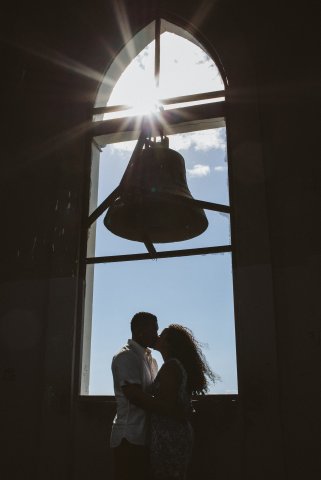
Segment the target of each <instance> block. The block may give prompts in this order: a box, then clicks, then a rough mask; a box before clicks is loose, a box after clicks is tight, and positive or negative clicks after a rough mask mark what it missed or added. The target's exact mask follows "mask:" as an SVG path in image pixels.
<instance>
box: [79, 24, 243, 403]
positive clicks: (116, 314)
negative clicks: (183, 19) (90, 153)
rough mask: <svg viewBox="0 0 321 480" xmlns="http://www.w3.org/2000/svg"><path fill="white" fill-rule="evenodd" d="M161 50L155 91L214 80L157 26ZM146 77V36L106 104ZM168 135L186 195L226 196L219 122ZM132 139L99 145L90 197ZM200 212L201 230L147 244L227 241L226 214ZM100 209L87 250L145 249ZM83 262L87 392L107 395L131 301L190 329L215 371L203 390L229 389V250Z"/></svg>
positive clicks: (195, 87)
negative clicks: (88, 313) (90, 273)
mask: <svg viewBox="0 0 321 480" xmlns="http://www.w3.org/2000/svg"><path fill="white" fill-rule="evenodd" d="M161 52H162V55H161V80H160V86H161V88H162V94H161V95H160V97H161V98H164V97H166V96H167V97H170V96H174V95H183V94H189V93H197V91H210V90H215V89H222V88H223V85H222V81H221V79H220V77H219V74H218V71H217V69H216V66H215V65H214V63H213V62H212V60H211V59H210V58H209V57H208V56H207V55H206V54H205V52H204V51H202V50H201V49H200V48H199V47H197V46H196V45H194V44H192V43H190V42H188V41H187V40H185V39H182V38H180V37H177V36H176V35H173V34H169V33H166V34H163V35H162V37H161ZM187 77H188V79H189V80H188V81H187V80H186V78H187ZM144 79H146V82H147V83H146V84H144V83H143V82H144ZM200 79H201V80H200ZM199 80H200V81H199ZM152 81H153V45H150V46H148V47H146V49H145V50H144V51H143V52H142V53H141V54H140V55H139V56H138V58H137V57H136V59H135V60H134V61H133V62H132V63H131V64H130V65H129V67H128V68H127V69H126V70H125V72H124V74H123V75H122V77H121V78H120V80H119V82H118V83H117V84H116V87H115V88H114V90H113V93H112V96H111V98H110V101H109V103H108V104H124V103H133V101H132V99H133V95H134V98H135V99H136V100H137V99H138V98H139V95H138V94H137V88H138V86H139V87H140V88H141V89H142V91H148V88H149V87H148V85H150V90H151V91H152V89H153V83H150V82H152ZM129 85H130V86H129ZM135 85H136V89H135V88H133V86H135ZM146 85H147V86H146ZM131 90H132V93H131ZM131 95H132V97H131ZM136 106H137V107H138V104H136ZM169 138H170V147H171V148H174V149H175V150H177V151H179V152H180V153H181V154H182V155H183V157H184V159H185V164H186V172H187V181H188V186H189V189H190V191H191V193H192V195H193V196H194V198H198V199H202V200H208V201H212V202H217V203H223V204H229V195H228V176H227V175H228V172H227V162H226V138H225V128H220V129H215V130H205V131H199V132H193V133H186V134H179V135H172V136H170V137H169ZM134 145H135V142H126V143H118V144H113V145H107V146H106V147H105V148H104V150H103V152H102V154H101V158H100V167H99V192H98V196H99V198H98V204H99V203H100V202H101V201H103V200H104V199H105V198H106V196H107V195H108V194H109V193H110V192H111V191H112V190H113V189H114V188H115V187H116V186H117V185H118V184H119V181H120V179H121V177H122V174H123V172H124V169H125V168H126V165H127V163H128V160H129V158H130V156H131V153H132V150H133V148H134ZM206 215H207V217H208V220H209V227H208V229H207V230H206V231H205V232H204V233H203V234H202V235H200V236H199V237H196V238H195V239H192V240H189V241H186V242H179V243H172V244H168V245H164V244H158V245H157V244H156V245H155V247H156V249H157V250H159V251H160V250H169V249H182V248H196V247H206V246H214V245H226V244H230V224H229V216H228V215H222V214H220V213H217V212H209V211H206ZM103 217H104V215H102V217H101V218H100V219H98V220H97V222H96V226H95V227H92V228H96V250H95V255H96V256H101V255H114V254H125V253H141V252H145V247H144V245H142V244H140V243H138V242H130V241H127V240H125V239H122V238H119V237H117V236H115V235H113V234H111V233H110V232H109V231H108V230H106V228H105V227H104V226H103V223H102V221H103ZM88 268H91V269H94V297H93V328H92V342H91V367H90V394H94V395H103V394H105V395H106V394H107V395H108V394H113V389H112V376H111V371H110V362H111V359H112V356H113V354H114V353H115V352H116V351H117V350H118V349H119V348H120V347H121V346H122V345H123V344H124V343H125V342H126V341H127V339H128V338H130V327H129V322H130V319H131V317H132V316H133V314H134V313H136V312H137V311H141V310H146V311H151V312H153V313H155V314H156V315H157V317H158V319H159V327H160V331H161V330H162V329H163V328H164V327H166V326H167V325H168V324H170V323H181V324H183V325H186V326H188V327H189V328H191V329H192V330H193V332H194V334H195V336H196V338H198V340H199V341H201V342H202V343H203V344H204V353H205V355H206V357H207V359H208V362H209V364H210V365H211V367H212V368H213V370H214V371H215V372H216V373H217V374H218V375H219V376H220V377H221V381H220V382H218V383H217V384H216V385H215V386H211V389H210V393H236V392H237V376H236V357H235V333H234V311H233V308H234V307H233V286H232V266H231V254H230V253H225V254H215V255H206V256H195V257H183V258H174V259H159V260H146V261H145V260H144V261H139V262H122V263H113V264H99V265H96V266H89V267H88ZM155 356H156V358H157V360H158V363H159V365H161V363H162V360H161V357H160V355H159V354H158V353H157V352H156V354H155Z"/></svg>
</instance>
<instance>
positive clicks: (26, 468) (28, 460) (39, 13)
mask: <svg viewBox="0 0 321 480" xmlns="http://www.w3.org/2000/svg"><path fill="white" fill-rule="evenodd" d="M116 4H117V5H118V6H119V5H122V4H123V5H124V7H125V8H124V10H123V15H124V13H126V12H127V21H128V24H129V25H130V26H131V30H132V32H133V33H134V32H136V31H138V30H139V29H140V28H142V27H143V26H145V25H146V24H147V23H149V21H151V19H152V17H153V5H154V2H148V1H144V0H139V1H137V2H130V1H124V2H116ZM159 4H160V6H161V8H162V12H163V13H164V15H166V16H167V18H168V19H169V20H170V21H174V22H175V21H176V23H181V24H182V26H184V25H185V24H186V23H189V24H192V25H194V26H195V27H197V26H199V28H198V29H197V28H196V30H195V32H196V34H198V35H199V38H200V40H201V41H202V42H203V44H204V45H205V46H207V48H208V49H209V51H211V49H213V46H215V47H216V49H217V51H216V53H217V54H218V55H219V56H220V58H221V60H222V63H223V65H224V67H225V68H226V72H227V76H228V78H229V79H230V82H231V85H232V86H233V88H231V89H230V93H229V112H230V117H231V119H232V120H231V123H230V135H231V138H232V142H231V146H230V156H231V159H232V160H234V166H233V165H231V168H232V170H231V175H232V177H233V179H234V185H235V188H234V193H233V195H234V197H235V198H234V200H237V202H236V203H237V207H236V209H235V211H234V219H235V224H237V225H238V226H239V227H240V228H239V229H238V230H237V231H234V239H235V241H236V242H237V245H238V247H237V250H236V262H235V265H234V268H235V278H236V280H235V281H236V287H237V289H238V292H239V293H238V296H237V307H236V308H237V314H238V315H237V318H238V319H239V320H238V321H237V326H236V327H237V338H238V359H239V378H240V395H239V397H238V399H237V400H236V401H234V399H231V398H229V399H221V398H217V399H216V402H212V403H211V402H208V401H207V400H205V401H203V402H200V404H199V406H198V415H197V416H196V417H195V420H194V422H195V429H196V431H197V432H198V435H197V438H198V439H199V440H198V443H197V445H196V456H195V459H194V463H193V465H192V470H191V475H190V476H191V478H196V473H197V472H201V473H200V475H201V476H202V478H206V476H207V478H222V479H223V478H224V480H226V479H232V478H235V477H236V476H238V477H239V478H243V479H244V480H250V479H252V478H253V479H254V478H255V479H257V478H260V480H265V479H270V478H275V479H277V478H280V479H291V480H295V479H301V478H309V479H311V480H314V478H315V479H317V478H319V476H320V473H321V468H320V463H319V458H318V457H319V455H318V446H319V431H320V413H319V412H320V408H319V405H320V382H319V381H318V379H319V376H320V347H321V341H320V335H321V331H320V303H319V296H320V295H319V289H320V287H319V285H320V283H321V282H320V245H321V241H320V237H318V232H317V223H318V219H319V217H320V214H319V210H320V208H319V206H320V192H321V185H320V163H319V158H318V154H317V153H318V148H317V147H318V145H317V143H318V142H317V140H318V131H317V125H318V118H317V112H316V98H317V95H316V93H317V92H316V88H317V85H318V70H317V58H318V55H317V47H316V45H317V41H316V35H317V32H318V28H317V25H316V18H317V15H316V14H315V11H314V5H313V2H308V4H306V5H305V6H304V7H302V6H300V8H299V6H296V5H294V4H293V2H287V1H286V2H282V4H280V3H278V2H276V1H274V0H272V1H271V2H269V3H265V4H264V5H263V4H262V5H260V7H261V8H260V9H259V8H258V4H257V2H254V1H252V0H245V1H244V2H237V1H236V0H225V1H223V0H217V1H204V2H200V3H198V2H192V1H186V0H185V1H182V0H175V1H171V2H169V1H166V0H164V1H162V2H159ZM4 13H5V15H3V19H4V22H3V25H2V29H1V31H2V33H1V35H2V44H3V47H4V50H3V52H4V54H3V57H2V58H3V72H5V73H4V74H3V80H4V87H3V90H2V92H3V94H4V95H3V97H4V98H3V117H2V124H3V125H2V179H1V193H0V195H1V200H2V201H1V206H2V208H1V211H2V220H3V234H2V236H1V247H2V248H1V253H2V258H1V265H0V269H1V297H0V315H1V317H0V343H1V348H0V352H1V353H0V358H1V385H2V389H1V391H2V392H3V393H2V395H1V402H2V407H1V418H2V420H1V422H2V423H1V425H2V427H1V433H2V435H3V440H4V446H5V455H4V456H3V457H2V459H1V463H2V465H1V471H2V472H5V475H6V476H5V477H4V478H6V479H20V478H24V479H26V480H28V479H29V478H30V479H31V478H32V479H35V478H39V479H40V478H46V479H58V478H59V479H60V480H61V479H70V478H77V479H87V478H95V477H97V478H98V477H100V476H105V477H106V478H108V475H109V474H110V471H111V470H110V469H111V467H110V461H109V460H110V458H109V455H110V453H109V450H108V430H109V428H110V421H111V418H112V415H113V413H114V408H115V406H114V404H113V403H112V402H111V403H110V402H108V401H107V400H102V401H98V400H97V401H92V402H84V401H79V400H78V397H77V392H78V378H79V341H80V336H81V329H80V317H81V315H80V314H79V305H80V304H81V295H82V285H83V275H82V271H81V269H80V264H79V259H80V255H81V252H82V248H83V243H82V238H83V237H82V235H83V233H82V224H83V218H84V216H85V214H86V202H87V195H88V192H87V187H88V185H87V182H86V176H87V174H88V158H89V155H90V141H89V134H88V125H89V123H90V119H91V109H92V106H93V104H94V101H95V96H96V92H97V89H98V86H99V81H100V79H101V78H102V75H103V71H104V69H105V68H107V67H108V62H110V61H112V58H113V56H114V55H115V54H116V53H117V52H118V51H119V49H120V48H121V47H122V46H123V44H124V39H123V35H125V37H126V38H129V36H130V31H129V30H128V31H127V30H126V29H125V30H123V31H122V30H121V29H120V28H119V26H118V23H117V21H116V18H117V11H116V10H115V9H114V5H113V2H112V1H110V0H104V1H102V0H91V1H90V2H89V1H88V2H87V1H86V0H84V1H83V2H76V1H74V2H73V1H69V2H68V3H67V4H66V3H64V4H63V3H62V2H59V1H57V2H55V3H54V4H50V5H47V4H46V5H43V4H41V5H37V4H36V2H31V3H30V2H29V3H28V4H26V3H25V2H16V3H14V4H11V5H9V6H7V7H6V11H5V12H4ZM244 118H246V119H247V121H246V122H244V121H242V119H244ZM233 122H234V123H233ZM235 124H238V125H239V126H240V130H235V129H233V128H232V127H233V125H235ZM228 128H229V127H228ZM253 132H254V133H253ZM245 134H246V135H247V136H246V135H245ZM244 135H245V137H244ZM257 159H259V163H257V161H256V160H257ZM253 192H254V193H253ZM253 195H254V196H255V198H259V202H258V203H255V204H253V202H251V198H253ZM246 212H248V217H246ZM263 287H264V288H263ZM79 292H80V293H79ZM79 295H80V297H79ZM204 422H205V423H204ZM206 422H207V423H206ZM204 425H207V426H210V428H208V429H204ZM308 469H309V470H310V472H309V473H308V472H307V470H308Z"/></svg>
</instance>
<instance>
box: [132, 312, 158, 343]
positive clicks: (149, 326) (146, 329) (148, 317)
mask: <svg viewBox="0 0 321 480" xmlns="http://www.w3.org/2000/svg"><path fill="white" fill-rule="evenodd" d="M130 326H131V331H132V338H133V340H135V342H137V343H139V344H140V345H141V346H142V347H153V346H154V345H155V343H156V340H157V339H158V335H157V332H158V323H157V317H156V315H153V314H152V313H148V312H139V313H136V314H135V315H134V316H133V318H132V320H131V323H130Z"/></svg>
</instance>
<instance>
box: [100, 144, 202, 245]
mask: <svg viewBox="0 0 321 480" xmlns="http://www.w3.org/2000/svg"><path fill="white" fill-rule="evenodd" d="M120 185H121V189H120V194H119V196H118V197H117V198H116V199H115V201H114V202H113V203H112V205H111V206H110V207H109V209H108V211H107V214H106V216H105V218H104V224H105V226H106V228H107V229H108V230H110V231H111V232H112V233H114V234H115V235H118V236H120V237H122V238H126V239H128V240H134V241H138V242H145V241H146V240H148V241H150V242H152V243H170V242H180V241H183V240H188V239H191V238H193V237H196V236H198V235H200V234H201V233H203V232H204V231H205V230H206V228H207V226H208V221H207V218H206V215H205V213H204V210H203V209H202V208H200V207H198V206H195V205H193V202H192V200H193V197H192V195H191V192H190V191H189V189H188V186H187V180H186V170H185V162H184V158H183V157H182V155H180V154H179V153H178V152H176V151H175V150H172V149H170V148H168V146H167V145H166V143H164V142H162V143H152V145H151V146H148V147H146V148H145V149H143V150H141V151H140V152H139V154H138V155H137V157H136V158H135V161H133V162H132V164H129V166H128V168H127V170H126V171H125V173H124V176H123V179H122V181H121V184H120Z"/></svg>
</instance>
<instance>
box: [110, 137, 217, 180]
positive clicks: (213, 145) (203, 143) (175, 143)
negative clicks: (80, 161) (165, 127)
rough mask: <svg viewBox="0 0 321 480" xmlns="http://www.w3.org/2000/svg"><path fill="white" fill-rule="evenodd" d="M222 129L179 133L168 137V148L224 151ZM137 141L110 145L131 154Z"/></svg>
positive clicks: (112, 148) (121, 151) (114, 149)
mask: <svg viewBox="0 0 321 480" xmlns="http://www.w3.org/2000/svg"><path fill="white" fill-rule="evenodd" d="M223 132H224V131H222V129H218V128H214V129H211V130H202V131H199V132H191V133H181V134H178V135H169V146H170V148H172V149H173V150H177V151H178V152H179V151H182V150H188V149H190V148H192V149H194V150H196V151H203V152H206V151H208V150H211V149H222V150H224V149H225V134H224V133H223ZM136 143H137V141H136V140H133V141H130V142H119V143H114V144H111V145H110V148H111V150H112V151H115V152H119V153H121V154H122V153H125V152H132V151H133V150H134V148H135V145H136ZM216 169H217V170H218V171H219V170H223V169H225V167H215V170H216Z"/></svg>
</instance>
